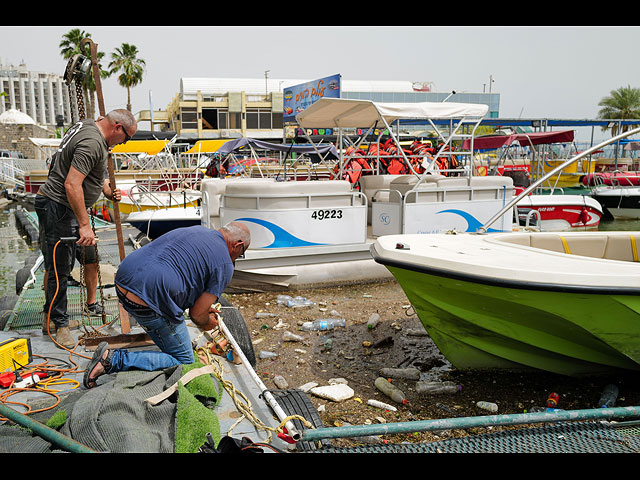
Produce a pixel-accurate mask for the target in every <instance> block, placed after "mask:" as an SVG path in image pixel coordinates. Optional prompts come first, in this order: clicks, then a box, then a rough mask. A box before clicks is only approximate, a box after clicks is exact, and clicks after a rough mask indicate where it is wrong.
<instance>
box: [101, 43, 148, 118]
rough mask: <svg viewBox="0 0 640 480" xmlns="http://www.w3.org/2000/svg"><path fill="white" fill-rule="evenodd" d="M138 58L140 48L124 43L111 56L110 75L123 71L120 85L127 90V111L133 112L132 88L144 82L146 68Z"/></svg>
mask: <svg viewBox="0 0 640 480" xmlns="http://www.w3.org/2000/svg"><path fill="white" fill-rule="evenodd" d="M137 56H138V48H137V47H136V46H135V45H129V44H128V43H123V44H122V46H121V47H120V48H116V50H115V52H113V53H112V54H111V58H112V59H113V60H112V62H111V63H109V68H110V71H109V74H110V75H113V74H114V73H117V72H118V71H122V73H121V74H120V75H118V83H119V84H120V86H122V87H125V88H126V89H127V110H129V111H131V88H132V87H135V86H136V85H138V84H139V83H141V82H142V74H143V73H144V68H145V66H146V63H145V61H144V60H142V59H141V58H138V57H137Z"/></svg>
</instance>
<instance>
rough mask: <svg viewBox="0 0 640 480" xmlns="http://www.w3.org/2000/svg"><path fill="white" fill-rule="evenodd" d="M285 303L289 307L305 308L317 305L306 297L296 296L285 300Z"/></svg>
mask: <svg viewBox="0 0 640 480" xmlns="http://www.w3.org/2000/svg"><path fill="white" fill-rule="evenodd" d="M285 305H286V306H287V307H289V308H304V307H311V306H313V305H315V303H314V302H313V301H311V300H309V299H307V298H305V297H300V296H297V297H294V298H291V299H289V300H287V301H286V302H285Z"/></svg>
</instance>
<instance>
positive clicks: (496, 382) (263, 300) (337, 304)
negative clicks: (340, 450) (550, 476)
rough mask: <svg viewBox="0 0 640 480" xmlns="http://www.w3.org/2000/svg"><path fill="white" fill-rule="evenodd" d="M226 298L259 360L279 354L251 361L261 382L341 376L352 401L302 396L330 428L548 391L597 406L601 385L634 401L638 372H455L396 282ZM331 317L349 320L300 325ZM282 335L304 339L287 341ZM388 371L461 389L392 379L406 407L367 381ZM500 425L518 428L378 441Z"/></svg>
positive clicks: (536, 396)
mask: <svg viewBox="0 0 640 480" xmlns="http://www.w3.org/2000/svg"><path fill="white" fill-rule="evenodd" d="M278 295H290V296H292V297H293V296H296V295H299V296H302V297H305V298H307V299H309V300H311V301H313V302H314V303H313V305H311V306H310V307H306V308H288V307H286V306H283V305H278V302H277V297H278ZM225 296H226V297H227V299H228V300H229V301H230V302H231V303H232V304H233V305H234V306H235V307H237V308H238V309H239V311H240V313H241V314H242V316H243V318H244V320H245V322H246V323H247V326H248V328H249V332H250V334H251V338H252V340H253V344H254V350H255V353H256V356H258V357H259V352H261V351H268V352H275V353H277V354H278V356H277V357H276V358H272V359H261V358H258V360H257V362H258V363H257V366H256V371H257V373H258V374H259V375H260V377H261V378H262V380H263V382H264V383H265V385H266V386H267V387H268V388H282V387H281V386H278V385H276V383H274V379H276V377H277V376H281V377H283V378H284V379H285V381H286V383H287V385H288V388H298V387H301V386H303V385H305V384H308V383H309V382H314V383H317V384H318V385H319V386H325V385H329V384H330V382H331V381H332V379H342V380H340V381H343V382H344V381H346V382H347V384H348V385H349V386H350V387H351V388H352V389H353V391H354V395H353V397H352V398H350V399H348V400H344V401H340V402H335V401H331V400H325V399H322V398H319V397H317V396H315V395H312V394H309V398H310V399H311V401H312V403H313V404H314V406H315V407H316V409H317V410H318V411H319V412H320V416H321V418H322V421H323V422H324V425H325V426H327V427H329V426H341V425H344V424H351V425H363V424H370V423H384V422H387V423H389V422H405V421H414V420H428V419H440V418H452V417H455V416H461V417H469V416H477V415H490V414H491V413H490V412H487V411H486V410H482V409H480V408H478V407H477V406H476V403H477V402H478V401H488V402H492V403H495V404H497V406H498V412H497V413H498V414H509V413H522V412H524V411H527V410H529V411H530V410H531V408H532V407H541V406H545V404H546V400H547V398H548V396H549V394H550V393H552V392H556V393H557V394H558V396H559V401H558V408H561V409H565V410H573V409H583V408H595V407H596V404H597V401H598V399H599V398H600V394H601V392H602V389H603V387H604V386H605V385H606V384H608V383H615V384H616V385H617V386H618V387H619V390H620V395H619V397H618V401H617V404H616V406H635V405H640V383H638V381H637V380H638V375H618V376H615V377H614V376H611V377H592V378H580V379H577V378H568V377H565V376H560V375H554V374H549V373H544V372H531V371H529V372H500V371H488V372H487V371H483V372H465V371H458V370H456V369H455V368H454V367H453V366H452V365H451V364H449V362H447V360H446V359H445V358H444V357H443V356H442V354H441V353H440V352H439V350H438V349H437V347H436V346H435V345H434V343H433V342H432V340H431V339H430V338H429V336H428V335H426V332H425V330H424V328H423V327H422V324H421V323H420V321H419V319H418V318H417V316H416V315H415V313H414V312H413V310H412V308H411V307H410V305H409V301H408V300H407V298H406V296H405V295H404V292H403V291H402V289H401V288H400V286H399V285H398V284H397V283H396V282H395V281H390V282H385V283H377V284H365V285H350V286H342V287H335V288H323V289H310V290H299V291H293V292H291V291H288V292H269V293H250V294H229V295H226V294H225ZM374 313H378V314H379V316H380V322H379V323H378V325H377V326H376V327H375V328H374V329H368V328H367V322H368V320H369V318H370V316H371V315H372V314H374ZM268 314H271V315H268ZM335 316H338V317H340V318H344V319H345V320H346V324H345V326H344V327H336V328H335V329H333V330H331V331H324V332H308V331H300V330H299V329H300V326H301V324H302V323H303V322H307V321H312V320H315V319H319V318H330V317H335ZM285 331H288V332H290V333H293V334H295V335H298V336H300V337H302V340H299V341H287V340H285V339H284V337H283V335H284V332H285ZM385 367H387V368H388V367H393V368H397V367H402V368H409V367H413V368H417V369H419V370H420V372H421V379H422V380H434V381H453V382H455V383H456V384H458V385H461V386H462V389H461V391H459V392H457V393H454V394H439V395H428V394H419V393H418V392H416V390H415V385H416V381H415V380H403V379H394V380H393V383H394V384H395V385H396V386H398V387H399V388H400V389H401V390H402V391H403V392H404V393H405V396H406V399H407V403H406V404H404V405H402V404H398V403H395V402H394V401H393V400H391V399H390V398H388V397H387V396H385V395H384V394H383V393H381V392H380V391H379V390H378V389H377V388H376V387H375V386H374V382H375V380H376V378H378V377H379V376H380V369H381V368H385ZM285 388H287V387H285ZM369 399H375V400H378V401H382V402H385V403H387V404H392V405H394V406H395V407H396V408H397V411H395V412H394V411H388V410H383V409H379V408H375V407H371V406H369V405H367V401H368V400H369ZM501 428H522V427H494V428H491V427H486V428H485V427H482V428H472V429H466V430H447V431H438V432H422V433H413V434H401V435H393V436H388V437H386V438H385V440H387V441H389V442H392V443H398V442H432V441H437V440H442V439H445V438H450V437H462V436H466V435H473V434H479V433H487V432H491V431H497V430H499V429H501ZM334 442H335V444H336V445H338V446H350V445H354V444H356V443H358V442H357V441H356V440H353V439H340V440H337V441H334Z"/></svg>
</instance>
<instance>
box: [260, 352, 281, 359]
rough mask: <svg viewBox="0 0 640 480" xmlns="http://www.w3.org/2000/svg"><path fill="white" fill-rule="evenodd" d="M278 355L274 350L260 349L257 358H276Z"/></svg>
mask: <svg viewBox="0 0 640 480" xmlns="http://www.w3.org/2000/svg"><path fill="white" fill-rule="evenodd" d="M277 356H278V354H277V353H275V352H267V351H266V350H260V352H259V353H258V358H261V359H263V360H264V359H266V358H276V357H277Z"/></svg>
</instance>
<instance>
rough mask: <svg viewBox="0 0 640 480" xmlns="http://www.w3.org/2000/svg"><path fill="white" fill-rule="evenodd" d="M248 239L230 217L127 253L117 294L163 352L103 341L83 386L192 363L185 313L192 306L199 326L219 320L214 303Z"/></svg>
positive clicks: (174, 232)
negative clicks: (102, 378) (212, 226)
mask: <svg viewBox="0 0 640 480" xmlns="http://www.w3.org/2000/svg"><path fill="white" fill-rule="evenodd" d="M250 242H251V236H250V233H249V229H248V228H247V226H246V225H244V224H243V223H240V222H232V223H229V224H228V225H225V226H224V227H222V228H220V229H219V230H210V229H208V228H205V227H202V226H195V227H187V228H178V229H175V230H172V231H170V232H168V233H165V234H164V235H161V236H160V237H158V238H157V239H155V240H154V241H153V242H151V243H149V244H147V245H145V246H144V247H142V248H140V249H138V250H136V251H134V252H132V253H131V254H129V255H128V256H127V257H126V258H125V259H124V260H123V261H122V263H121V264H120V266H119V267H118V272H117V274H116V277H115V284H116V291H117V294H118V298H119V299H120V303H121V304H122V306H123V308H124V309H125V310H126V311H127V312H128V313H129V314H130V315H131V316H132V317H133V318H135V320H136V321H137V322H138V324H139V325H140V326H141V327H142V328H143V329H144V330H145V331H146V332H147V334H149V336H150V337H151V339H152V340H153V341H154V343H155V344H156V345H157V346H158V347H159V348H160V351H159V352H158V351H137V352H129V351H127V350H124V349H113V350H109V349H108V348H107V347H108V345H107V343H106V342H102V343H101V344H100V345H99V346H98V348H97V349H96V351H95V353H94V355H93V358H92V359H91V362H89V365H88V367H87V369H86V371H85V375H84V385H85V387H87V388H93V387H95V385H96V379H97V378H98V377H99V376H100V375H102V374H103V373H115V372H120V371H126V370H130V369H137V370H148V371H151V370H162V369H164V368H168V367H171V366H175V365H179V364H189V363H193V361H194V356H193V349H192V346H191V338H190V337H189V331H188V329H187V326H186V324H185V321H184V320H185V319H184V312H185V310H187V309H189V317H190V318H191V320H192V321H193V323H195V324H196V325H197V326H198V327H199V328H200V329H201V330H204V331H208V330H211V329H213V328H215V327H216V326H217V325H218V322H217V318H216V314H215V311H214V310H213V308H212V305H213V304H214V303H216V301H217V300H218V298H219V297H220V295H221V294H222V292H223V291H224V289H225V288H226V287H227V285H228V284H229V282H230V281H231V277H232V276H233V268H234V264H235V261H236V259H237V258H239V257H241V256H242V255H244V252H245V250H246V249H247V248H249V244H250Z"/></svg>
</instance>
